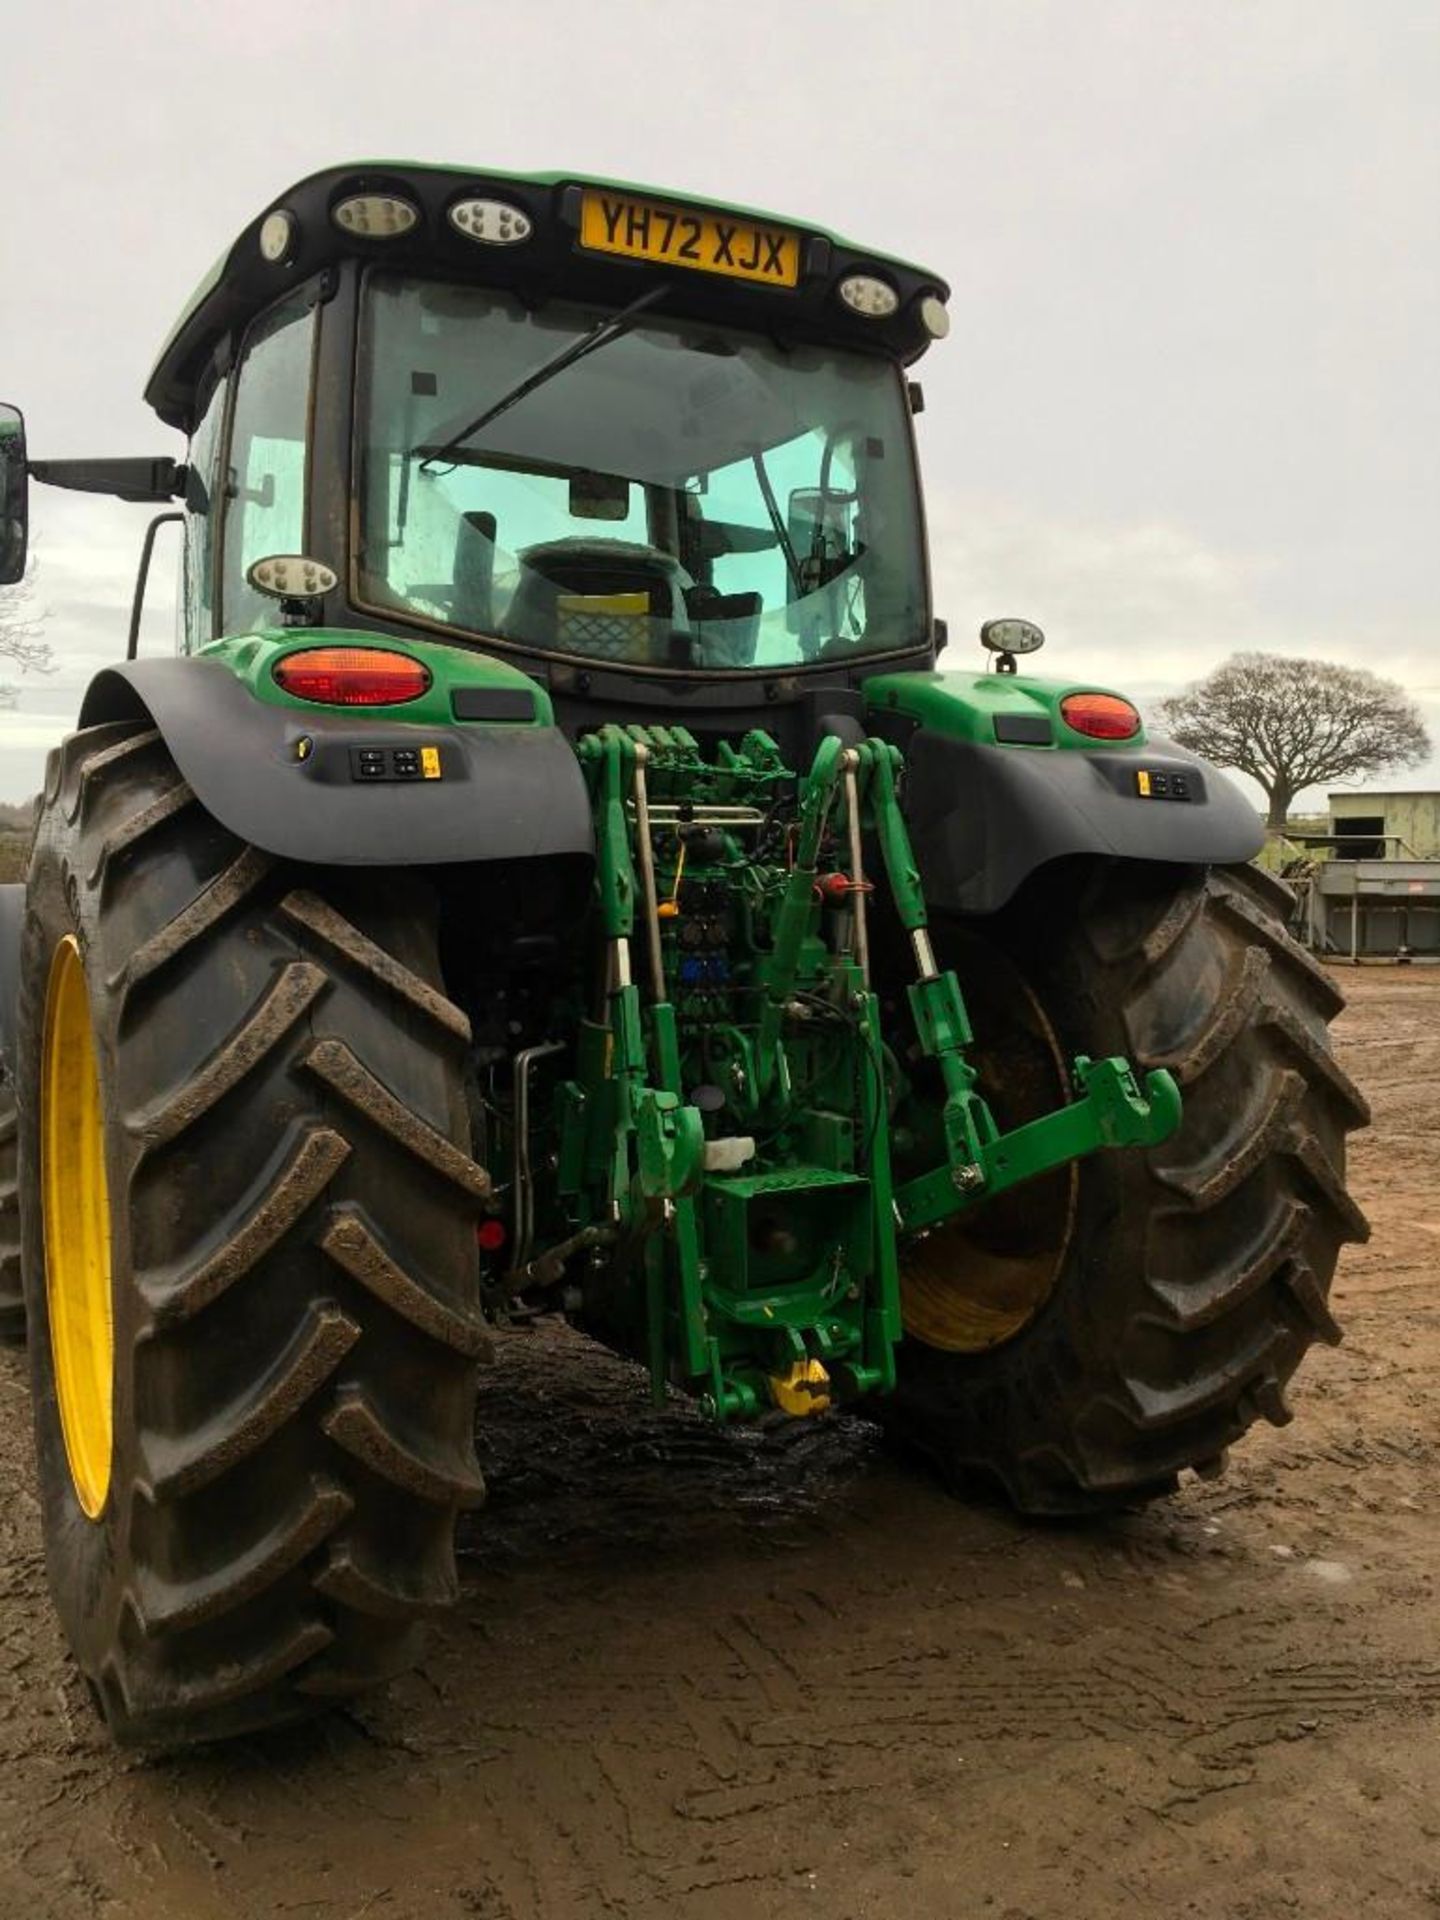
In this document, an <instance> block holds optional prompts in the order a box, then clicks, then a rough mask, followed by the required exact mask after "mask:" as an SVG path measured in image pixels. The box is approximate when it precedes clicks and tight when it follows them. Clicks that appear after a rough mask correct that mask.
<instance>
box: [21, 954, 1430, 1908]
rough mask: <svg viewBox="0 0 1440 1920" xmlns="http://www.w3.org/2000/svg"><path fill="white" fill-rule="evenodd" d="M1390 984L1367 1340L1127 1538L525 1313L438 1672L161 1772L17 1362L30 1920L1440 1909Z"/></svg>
mask: <svg viewBox="0 0 1440 1920" xmlns="http://www.w3.org/2000/svg"><path fill="white" fill-rule="evenodd" d="M1344 984H1345V985H1346V986H1347V988H1349V987H1351V986H1352V984H1353V987H1354V992H1355V999H1354V1004H1353V1006H1352V1008H1351V1009H1350V1010H1349V1011H1348V1012H1347V1013H1346V1014H1345V1015H1344V1016H1343V1018H1342V1022H1341V1025H1340V1028H1339V1035H1340V1048H1341V1052H1342V1057H1343V1059H1344V1061H1345V1064H1346V1065H1347V1067H1348V1068H1349V1069H1350V1071H1351V1072H1352V1073H1354V1074H1355V1076H1356V1078H1357V1079H1358V1080H1359V1081H1360V1083H1361V1085H1362V1086H1363V1087H1364V1088H1365V1090H1366V1091H1367V1093H1369V1094H1370V1095H1371V1097H1372V1099H1373V1100H1374V1102H1375V1107H1376V1119H1377V1124H1376V1127H1375V1129H1374V1130H1373V1131H1372V1132H1371V1133H1370V1134H1368V1135H1362V1136H1360V1138H1359V1141H1358V1142H1357V1143H1356V1146H1355V1150H1354V1166H1355V1169H1356V1186H1357V1189H1358V1191H1359V1195H1360V1198H1361V1200H1362V1202H1363V1204H1364V1205H1365V1206H1366V1207H1367V1209H1368V1210H1369V1211H1370V1212H1371V1214H1372V1217H1373V1218H1374V1220H1375V1227H1376V1231H1375V1236H1374V1238H1373V1239H1372V1241H1371V1243H1370V1244H1369V1245H1368V1246H1367V1247H1363V1248H1351V1249H1349V1250H1348V1251H1347V1254H1346V1256H1345V1260H1344V1264H1343V1267H1342V1271H1341V1276H1340V1280H1339V1283H1338V1286H1337V1291H1336V1296H1335V1297H1336V1302H1337V1306H1338V1312H1339V1317H1340V1318H1341V1320H1342V1322H1343V1323H1344V1325H1345V1327H1346V1332H1347V1339H1346V1343H1345V1345H1344V1346H1342V1347H1341V1348H1339V1349H1338V1350H1336V1351H1333V1352H1331V1351H1318V1350H1317V1352H1316V1353H1314V1354H1313V1355H1312V1356H1311V1359H1310V1361H1309V1362H1308V1363H1307V1365H1306V1367H1305V1368H1304V1369H1303V1370H1302V1372H1301V1374H1300V1375H1299V1377H1298V1380H1297V1383H1296V1387H1295V1390H1294V1394H1293V1400H1294V1405H1295V1409H1296V1415H1297V1417H1296V1421H1295V1424H1294V1425H1293V1426H1291V1427H1289V1428H1286V1429H1284V1430H1283V1431H1279V1432H1276V1431H1272V1430H1268V1429H1267V1430H1265V1431H1262V1432H1257V1433H1256V1434H1254V1435H1252V1436H1251V1439H1250V1441H1249V1443H1248V1444H1247V1445H1245V1446H1244V1447H1243V1448H1241V1449H1238V1450H1237V1452H1236V1455H1235V1457H1234V1460H1233V1461H1232V1466H1231V1470H1230V1473H1229V1475H1228V1476H1227V1477H1226V1478H1225V1479H1223V1480H1220V1481H1218V1482H1215V1483H1213V1484H1206V1485H1201V1484H1199V1483H1193V1484H1189V1485H1187V1486H1186V1487H1185V1488H1184V1489H1183V1491H1182V1492H1181V1494H1180V1495H1179V1496H1178V1497H1177V1498H1176V1499H1174V1500H1171V1501H1169V1502H1165V1503H1162V1504H1161V1505H1160V1506H1159V1507H1156V1508H1153V1509H1151V1510H1149V1511H1147V1512H1145V1513H1140V1514H1135V1515H1129V1516H1124V1517H1122V1518H1120V1519H1117V1520H1114V1521H1112V1522H1110V1523H1108V1524H1106V1525H1103V1526H1101V1527H1096V1528H1070V1527H1058V1526H1057V1527H1049V1528H1037V1527H1033V1526H1024V1525H1022V1524H1020V1523H1018V1522H1016V1521H1015V1520H1013V1519H1012V1518H1011V1517H1010V1516H1009V1515H1008V1514H1007V1513H1005V1512H1004V1511H1003V1510H1001V1509H999V1508H997V1507H992V1506H982V1505H964V1504H960V1503H957V1502H954V1501H952V1500H950V1499H949V1498H948V1497H947V1496H945V1495H944V1494H943V1493H941V1492H940V1491H939V1490H938V1488H937V1487H936V1486H935V1485H934V1484H933V1483H932V1482H931V1481H929V1480H927V1479H926V1478H925V1477H924V1475H923V1474H918V1473H915V1472H912V1471H910V1470H909V1469H907V1468H905V1467H904V1466H903V1465H902V1464H901V1463H899V1462H897V1461H896V1460H895V1459H894V1458H892V1457H891V1456H890V1455H889V1454H888V1453H887V1452H886V1451H885V1450H884V1448H883V1447H882V1446H881V1445H880V1443H879V1441H878V1438H877V1436H876V1434H875V1432H874V1430H873V1429H872V1428H870V1427H869V1426H868V1425H866V1424H865V1423H863V1422H859V1421H848V1422H846V1421H840V1420H827V1421H824V1422H821V1423H817V1424H816V1425H813V1426H806V1427H800V1428H788V1429H783V1430H777V1431H772V1432H745V1433H736V1434H718V1433H715V1432H714V1431H712V1430H711V1429H709V1428H707V1427H705V1426H704V1425H703V1424H702V1423H701V1422H700V1421H699V1420H698V1419H697V1417H696V1416H695V1415H694V1413H693V1412H692V1411H691V1410H690V1409H689V1408H687V1407H683V1406H671V1407H666V1408H664V1409H660V1410H658V1411H657V1410H654V1409H651V1408H650V1407H649V1406H648V1405H647V1404H646V1402H645V1399H644V1396H643V1388H642V1384H641V1382H640V1379H639V1376H638V1375H637V1373H636V1371H635V1370H634V1369H632V1368H630V1367H628V1366H626V1365H625V1364H623V1363H621V1362H619V1361H616V1360H613V1359H611V1358H609V1357H607V1356H604V1355H600V1354H596V1353H595V1352H594V1351H593V1350H591V1349H589V1348H587V1347H585V1346H584V1345H583V1343H581V1342H580V1341H579V1340H578V1339H575V1338H573V1337H572V1336H569V1335H567V1334H565V1333H564V1332H563V1331H559V1332H552V1331H547V1332H543V1333H539V1334H533V1335H515V1336H511V1337H509V1338H507V1339H506V1340H505V1341H504V1342H503V1343H502V1350H501V1354H500V1359H499V1363H498V1365H497V1368H496V1371H495V1373H494V1374H493V1376H492V1377H491V1378H490V1379H489V1381H488V1382H487V1385H486V1388H485V1392H484V1395H483V1398H482V1405H481V1410H480V1447H481V1454H482V1460H483V1464H484V1466H485V1468H486V1472H487V1477H488V1478H489V1480H490V1483H491V1487H492V1500H491V1504H490V1506H489V1508H488V1509H486V1510H485V1511H483V1512H481V1513H479V1514H477V1515H474V1516H472V1517H470V1518H469V1519H467V1520H466V1522H465V1523H464V1525H463V1529H462V1555H461V1567H462V1578H463V1582H464V1597H463V1601H462V1604H461V1607H460V1608H459V1610H458V1611H457V1612H456V1613H454V1614H452V1615H451V1616H449V1617H447V1618H446V1619H444V1620H443V1621H442V1622H441V1623H440V1624H439V1625H438V1626H437V1627H436V1629H435V1630H434V1631H433V1632H432V1635H431V1639H430V1642H429V1647H428V1651H427V1654H426V1657H425V1660H424V1663H423V1665H422V1667H421V1668H420V1669H419V1670H418V1671H417V1672H416V1673H414V1674H412V1675H411V1676H409V1677H408V1678H407V1679H405V1680H403V1681H402V1682H400V1683H399V1684H398V1685H396V1686H395V1687H393V1688H392V1689H391V1690H390V1692H389V1693H388V1694H387V1695H385V1696H384V1697H383V1698H381V1699H380V1700H378V1701H375V1702H373V1703H369V1704H366V1705H365V1706H363V1707H360V1708H356V1709H353V1710H351V1711H349V1712H347V1713H344V1714H340V1715H336V1716H335V1717H333V1718H332V1719H330V1720H328V1721H326V1722H325V1723H323V1724H321V1725H320V1726H318V1727H315V1728H311V1729H306V1730H304V1731H301V1732H295V1733H288V1734H284V1735H277V1736H271V1737H268V1738H265V1739H257V1740H249V1741H246V1742H243V1743H241V1744H240V1745H239V1746H237V1747H234V1748H230V1749H226V1750H223V1751H217V1752H214V1753H210V1754H200V1755H194V1756H191V1757H189V1758H187V1759H184V1760H175V1761H164V1762H147V1761H143V1760H137V1759H135V1758H133V1757H126V1756H120V1755H117V1754H115V1753H114V1752H113V1751H112V1750H111V1749H110V1748H109V1747H108V1745H107V1743H106V1741H105V1739H104V1737H103V1735H102V1734H101V1733H100V1731H99V1728H98V1725H97V1724H96V1722H95V1721H94V1719H93V1716H92V1715H91V1712H90V1708H89V1705H88V1703H87V1701H86V1700H85V1698H84V1693H83V1688H82V1687H81V1686H80V1684H79V1683H78V1681H77V1680H76V1679H75V1678H74V1676H73V1674H72V1673H71V1671H70V1669H69V1668H68V1665H67V1663H66V1662H65V1660H64V1658H63V1655H62V1653H61V1650H60V1647H59V1644H58V1638H57V1635H56V1632H55V1629H54V1626H53V1623H52V1620H51V1617H50V1613H49V1607H48V1600H47V1597H46V1595H45V1592H44V1577H43V1570H42V1567H41V1563H40V1557H39V1549H38V1525H37V1515H36V1509H35V1503H34V1499H33V1495H32V1494H31V1492H30V1473H31V1462H30V1443H29V1435H28V1410H27V1407H26V1401H25V1392H24V1388H23V1372H24V1369H23V1364H22V1362H21V1361H20V1360H19V1359H18V1358H17V1357H16V1356H14V1355H13V1354H6V1355H4V1356H3V1357H0V1493H3V1498H0V1548H3V1555H4V1557H3V1561H0V1568H3V1571H0V1764H3V1769H4V1778H5V1781H6V1787H5V1791H4V1793H3V1795H0V1920H7V1917H8V1916H10V1915H12V1914H14V1915H17V1916H18V1915H24V1916H25V1917H26V1920H49V1916H52V1915H53V1916H55V1917H56V1920H62V1917H63V1920H70V1917H71V1916H82V1915H83V1916H90V1915H94V1916H105V1917H106V1920H108V1917H110V1916H124V1917H127V1920H128V1916H131V1915H134V1916H137V1917H138V1916H142V1915H143V1916H145V1917H146V1920H153V1917H155V1916H160V1917H161V1920H168V1917H169V1916H172V1915H173V1916H175V1917H176V1920H180V1917H181V1916H184V1920H210V1917H211V1916H214V1917H215V1920H238V1917H239V1916H242V1915H243V1916H246V1920H249V1917H250V1916H254V1915H268V1914H287V1913H295V1914H301V1915H307V1916H315V1917H316V1920H359V1916H362V1915H363V1916H374V1920H409V1916H411V1915H415V1916H421V1915H424V1916H427V1920H452V1916H454V1917H455V1920H463V1917H464V1916H476V1915H478V1916H482V1920H532V1917H536V1916H543V1920H572V1916H573V1917H574V1920H589V1917H590V1916H592V1915H596V1916H616V1915H618V1916H624V1917H625V1920H662V1916H663V1917H664V1920H670V1916H676V1917H677V1920H739V1916H742V1915H744V1916H747V1917H748V1916H770V1915H776V1916H779V1915H781V1914H785V1915H786V1916H790V1915H792V1914H793V1913H794V1912H795V1911H796V1910H797V1908H798V1910H799V1911H800V1912H802V1913H803V1912H806V1911H815V1912H819V1911H821V1910H823V1911H824V1912H825V1913H826V1915H827V1920H861V1917H862V1916H871V1915H874V1916H884V1920H889V1917H890V1916H894V1915H898V1914H908V1915H919V1916H927V1917H928V1916H931V1915H934V1916H945V1917H946V1920H949V1916H952V1915H954V1916H961V1915H971V1914H977V1915H982V1916H994V1920H1046V1917H1048V1916H1050V1915H1052V1914H1053V1915H1064V1916H1065V1917H1066V1920H1090V1916H1097V1920H1098V1916H1100V1915H1102V1914H1103V1915H1105V1916H1107V1920H1108V1916H1110V1915H1113V1913H1114V1912H1115V1911H1116V1909H1117V1908H1118V1907H1121V1906H1122V1905H1123V1906H1124V1907H1125V1908H1126V1909H1128V1910H1129V1911H1133V1912H1139V1913H1150V1912H1155V1913H1160V1912H1165V1913H1167V1914H1170V1913H1175V1914H1182V1915H1186V1916H1200V1917H1201V1920H1212V1917H1213V1920H1222V1916H1223V1917H1224V1920H1231V1916H1238V1920H1268V1916H1271V1915H1290V1914H1295V1913H1304V1914H1319V1915H1330V1914H1335V1915H1341V1914H1344V1915H1347V1916H1348V1915H1349V1914H1351V1913H1353V1912H1355V1911H1357V1910H1359V1909H1360V1908H1361V1906H1362V1905H1363V1907H1364V1910H1365V1912H1366V1915H1367V1920H1390V1916H1396V1920H1400V1917H1401V1916H1404V1917H1406V1920H1408V1917H1409V1916H1421V1915H1434V1914H1435V1913H1437V1912H1440V1813H1437V1812H1436V1808H1437V1807H1440V1641H1437V1638H1436V1635H1435V1631H1434V1628H1435V1620H1436V1617H1437V1598H1440V1594H1437V1586H1440V1519H1437V1509H1440V1480H1437V1461H1440V1287H1437V1284H1436V1266H1437V1261H1440V1203H1437V1201H1436V1198H1435V1196H1436V1194H1437V1193H1440V1177H1437V1176H1440V1093H1437V1087H1440V977H1435V976H1430V975H1425V974H1420V973H1413V974H1407V973H1404V972H1401V971H1394V972H1380V971H1378V970H1377V971H1376V972H1373V973H1372V972H1364V973H1362V974H1361V975H1360V976H1359V978H1358V980H1353V982H1352V978H1351V977H1350V976H1346V977H1345V978H1344Z"/></svg>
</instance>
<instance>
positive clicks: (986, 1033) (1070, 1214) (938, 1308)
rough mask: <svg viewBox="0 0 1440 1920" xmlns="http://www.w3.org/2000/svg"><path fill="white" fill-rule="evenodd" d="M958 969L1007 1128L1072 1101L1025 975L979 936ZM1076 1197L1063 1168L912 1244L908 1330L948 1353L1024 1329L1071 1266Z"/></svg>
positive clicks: (906, 1277) (990, 1090)
mask: <svg viewBox="0 0 1440 1920" xmlns="http://www.w3.org/2000/svg"><path fill="white" fill-rule="evenodd" d="M957 963H958V965H959V967H960V969H961V974H962V978H963V979H964V982H965V997H966V1000H967V1002H968V1003H969V1006H970V1011H971V1015H972V1017H973V1019H974V1024H975V1033H976V1036H977V1041H976V1045H975V1046H974V1047H972V1048H971V1050H970V1058H971V1061H972V1063H973V1064H974V1065H975V1067H976V1069H977V1071H978V1073H979V1081H980V1091H981V1092H982V1093H983V1094H984V1095H985V1097H986V1099H987V1100H988V1101H989V1102H990V1105H991V1108H992V1110H993V1111H994V1113H995V1117H996V1119H997V1120H998V1121H999V1122H1000V1125H1001V1127H1002V1129H1005V1130H1008V1129H1009V1128H1011V1127H1017V1126H1022V1125H1024V1123H1025V1122H1026V1121H1028V1120H1034V1119H1037V1118H1038V1117H1039V1116H1040V1115H1041V1114H1043V1113H1048V1112H1049V1111H1050V1110H1051V1109H1052V1108H1054V1107H1060V1106H1063V1105H1064V1104H1065V1102H1066V1100H1067V1098H1068V1076H1067V1073H1066V1063H1065V1055H1064V1053H1063V1051H1062V1050H1061V1047H1060V1042H1059V1039H1058V1037H1057V1036H1056V1033H1055V1030H1054V1028H1053V1027H1052V1025H1051V1023H1050V1021H1049V1019H1048V1018H1047V1016H1046V1013H1045V1010H1044V1008H1043V1007H1042V1006H1041V1004H1040V1001H1039V1000H1038V999H1037V998H1036V996H1035V994H1034V992H1033V991H1032V990H1031V988H1030V987H1029V985H1028V984H1027V982H1026V981H1025V979H1024V977H1023V976H1022V975H1021V973H1020V972H1019V970H1018V968H1016V967H1015V965H1014V963H1013V962H1011V961H1010V960H1009V959H1007V958H1006V956H1005V955H1004V954H1003V953H1002V952H1001V951H1000V950H999V949H998V948H997V947H994V946H992V945H991V944H990V943H989V942H986V941H982V940H981V939H980V938H979V936H969V937H968V939H966V940H965V941H963V942H961V941H957V942H956V943H955V953H954V954H953V955H952V964H957ZM938 1091H939V1090H938V1088H937V1090H936V1093H937V1095H938ZM934 1157H935V1154H934V1146H933V1144H932V1147H931V1152H930V1164H932V1165H933V1164H934ZM916 1170H918V1169H916ZM1078 1193H1079V1182H1078V1179H1077V1176H1076V1169H1075V1167H1074V1166H1073V1165H1071V1166H1068V1167H1060V1168H1057V1169H1056V1171H1055V1172H1053V1173H1049V1174H1045V1175H1044V1176H1043V1177H1042V1178H1040V1179H1038V1180H1034V1181H1031V1182H1029V1183H1027V1184H1026V1185H1025V1186H1023V1187H1021V1188H1018V1189H1017V1190H1016V1191H1015V1192H1013V1193H1009V1194H1003V1195H1001V1197H1000V1198H999V1199H998V1200H992V1201H991V1202H990V1203H989V1205H988V1206H985V1207H981V1208H977V1209H976V1211H975V1212H974V1213H972V1214H966V1215H962V1216H961V1217H960V1218H959V1219H957V1220H955V1221H953V1222H951V1223H950V1224H949V1225H948V1226H943V1227H939V1228H937V1229H936V1231H935V1232H934V1233H933V1234H930V1235H929V1236H928V1237H927V1238H925V1239H924V1240H922V1241H920V1242H919V1243H918V1244H916V1245H912V1246H910V1247H907V1248H906V1249H904V1251H903V1252H902V1254H901V1258H900V1313H901V1318H902V1320H903V1322H904V1325H905V1331H906V1332H907V1333H908V1334H910V1335H911V1336H912V1337H913V1338H915V1339H916V1340H919V1341H922V1342H923V1343H924V1345H926V1346H927V1347H938V1348H940V1349H941V1351H942V1352H945V1353H987V1352H989V1350H990V1349H991V1348H992V1347H999V1346H1003V1345H1004V1344H1005V1342H1006V1341H1007V1340H1013V1339H1014V1338H1015V1336H1016V1335H1017V1334H1018V1333H1022V1332H1023V1331H1024V1329H1025V1328H1026V1327H1028V1326H1029V1325H1030V1323H1031V1322H1032V1321H1033V1320H1034V1319H1035V1317H1036V1315H1037V1314H1038V1313H1039V1312H1040V1310H1041V1308H1042V1307H1043V1306H1044V1305H1045V1303H1046V1301H1047V1300H1049V1298H1050V1296H1051V1294H1052V1293H1053V1292H1054V1290H1055V1286H1056V1284H1057V1282H1058V1281H1059V1278H1060V1275H1061V1273H1062V1271H1063V1270H1064V1266H1065V1262H1066V1258H1067V1255H1068V1252H1069V1249H1070V1243H1071V1240H1072V1238H1073V1234H1074V1228H1075V1206H1076V1200H1077V1197H1078Z"/></svg>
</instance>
